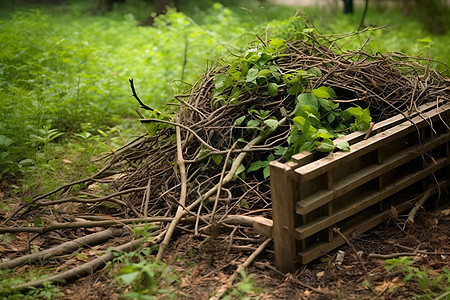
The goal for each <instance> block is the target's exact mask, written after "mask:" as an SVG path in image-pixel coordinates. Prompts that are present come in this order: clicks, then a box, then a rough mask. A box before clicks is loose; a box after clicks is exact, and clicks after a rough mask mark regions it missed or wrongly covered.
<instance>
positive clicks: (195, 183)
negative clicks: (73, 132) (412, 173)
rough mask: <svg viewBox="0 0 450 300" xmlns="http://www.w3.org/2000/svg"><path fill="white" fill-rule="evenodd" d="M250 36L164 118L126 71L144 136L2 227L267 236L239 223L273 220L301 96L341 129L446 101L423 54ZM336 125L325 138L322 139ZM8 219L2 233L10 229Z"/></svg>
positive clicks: (316, 39)
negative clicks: (36, 223)
mask: <svg viewBox="0 0 450 300" xmlns="http://www.w3.org/2000/svg"><path fill="white" fill-rule="evenodd" d="M291 32H292V31H291ZM257 43H258V45H256V46H253V47H252V48H251V49H250V50H248V51H247V52H246V53H245V54H243V55H242V56H240V57H236V58H234V59H232V60H230V61H228V62H222V64H221V65H220V66H218V67H217V68H215V69H212V70H209V71H208V72H207V73H206V74H205V75H204V76H203V77H202V78H201V79H200V80H199V81H198V82H197V83H196V84H195V85H194V86H193V87H192V88H191V90H190V91H189V93H187V94H185V95H179V96H177V97H176V99H177V100H178V101H179V103H180V104H179V105H180V108H179V111H178V112H177V114H176V116H175V117H173V118H172V119H171V118H168V117H164V116H163V115H162V114H160V113H159V112H158V111H156V110H154V109H152V108H150V107H148V106H146V105H145V104H144V103H143V102H142V101H141V100H140V99H139V97H138V95H137V93H136V91H135V89H134V85H133V81H132V80H130V82H131V87H132V91H133V95H134V96H135V98H136V99H137V100H138V101H139V102H140V104H141V108H144V109H146V110H148V112H147V113H148V114H150V115H152V116H153V118H146V117H144V115H143V114H142V113H141V112H139V111H138V112H139V114H140V116H141V117H142V119H141V120H140V121H141V122H142V123H145V124H146V125H141V126H149V131H153V132H152V134H151V135H150V134H149V135H146V136H141V137H139V138H137V139H136V140H134V141H133V142H131V143H130V144H128V145H126V146H124V147H123V148H121V149H119V150H117V151H116V152H114V153H111V154H110V155H109V156H108V157H106V158H105V165H104V168H103V169H102V170H101V171H99V172H98V173H96V174H94V175H93V176H91V177H89V178H86V179H82V180H79V181H76V182H73V183H69V184H66V185H65V186H62V187H60V188H59V189H57V190H55V191H52V192H50V193H47V194H45V195H40V196H37V197H35V198H34V199H33V201H32V203H31V204H24V205H22V206H21V207H19V208H18V210H17V211H16V213H15V214H12V215H11V217H10V218H9V219H8V220H6V221H5V222H3V224H6V225H8V224H9V225H10V224H12V221H13V220H14V218H15V217H16V216H17V212H19V211H20V212H23V211H24V210H25V214H27V213H30V212H31V211H33V215H36V214H44V213H45V210H44V208H46V207H48V206H53V207H54V208H55V211H57V212H59V213H57V214H56V220H54V221H55V222H53V223H50V224H44V226H43V227H38V228H36V229H33V230H34V231H33V230H30V228H32V227H23V228H15V229H14V228H10V229H14V230H15V231H21V230H22V231H24V232H27V231H28V232H35V233H37V234H46V233H48V232H50V231H53V230H55V231H58V232H61V233H65V232H67V231H70V230H73V229H74V228H89V227H96V228H98V227H110V226H116V227H117V226H119V227H124V228H125V227H127V225H126V224H135V225H134V226H138V224H145V223H149V222H150V223H155V224H157V226H156V227H154V231H153V232H152V236H153V238H152V239H151V242H150V243H152V244H159V252H158V254H157V256H156V259H161V260H164V253H165V251H166V249H167V247H168V246H170V245H171V243H173V242H174V240H175V239H174V238H173V235H174V234H175V235H178V236H179V235H180V234H183V235H186V234H187V235H189V236H193V237H195V239H197V241H198V243H199V245H204V242H205V241H206V240H215V239H217V240H221V241H223V240H224V239H226V238H229V240H230V241H233V240H234V243H233V245H237V246H239V245H240V246H242V245H250V246H251V245H254V244H260V243H261V242H262V241H263V240H264V238H263V237H261V236H257V235H253V237H251V238H250V237H249V236H250V235H252V231H251V230H246V229H243V228H244V227H245V226H248V225H250V226H251V224H252V220H253V219H252V218H254V217H265V218H268V219H270V218H271V196H270V184H269V177H268V175H269V174H268V173H267V166H268V163H269V161H270V160H274V159H276V160H280V161H285V160H286V159H289V156H290V155H292V154H294V153H295V152H297V151H299V150H300V149H303V150H304V148H301V146H299V147H297V148H295V147H294V148H292V144H293V143H294V142H293V141H294V140H295V138H299V137H298V136H299V135H300V134H299V132H300V133H301V131H297V134H293V129H295V128H296V126H295V121H293V119H294V118H295V117H296V116H298V115H299V114H298V111H299V109H303V111H305V110H307V108H304V107H303V108H299V101H300V100H299V95H301V94H304V95H313V94H314V95H315V97H316V98H320V97H322V99H321V100H320V101H319V102H320V105H322V106H326V105H331V107H329V109H328V110H327V112H328V114H330V113H329V112H330V111H333V110H334V109H340V110H339V111H338V110H336V112H337V114H336V115H335V117H331V118H327V120H328V125H327V126H325V127H326V128H327V130H328V131H329V132H332V131H333V130H334V131H333V132H339V134H341V133H346V132H349V131H350V129H349V127H351V126H349V125H351V124H350V123H351V122H352V121H351V120H350V119H349V118H348V117H347V118H346V117H345V116H344V118H341V119H339V118H338V117H339V116H338V113H339V112H343V111H344V110H346V109H348V108H350V107H355V106H356V105H357V106H360V107H362V108H364V109H365V108H368V109H369V110H370V114H371V121H372V122H378V121H380V120H383V119H386V118H388V117H391V116H393V115H396V114H399V113H401V114H405V115H406V116H408V114H410V113H412V112H415V111H416V108H417V107H418V106H420V105H421V104H423V103H426V102H437V101H445V102H447V101H449V99H450V88H449V80H448V79H446V78H445V77H443V76H442V75H441V74H440V73H439V72H437V71H434V70H431V69H430V68H429V67H428V65H427V60H423V59H417V58H411V57H408V56H405V55H403V54H401V53H388V54H379V53H377V54H369V53H365V52H363V51H353V52H343V51H341V50H340V49H339V48H338V47H337V46H334V45H335V44H336V41H330V40H329V39H327V38H324V37H321V36H318V35H317V34H315V33H314V31H313V30H311V29H309V28H303V29H302V30H297V31H295V33H294V34H291V33H290V37H288V38H285V39H282V38H272V39H268V38H266V40H261V39H260V40H259V41H258V42H257ZM313 91H314V92H313ZM305 97H306V98H307V99H310V98H308V97H310V96H305ZM306 98H305V99H306ZM324 99H325V100H324ZM323 101H325V102H323ZM323 103H325V104H323ZM330 103H331V104H330ZM337 104H339V106H338V105H337ZM300 106H301V105H300ZM310 108H311V107H310ZM313 114H314V113H313ZM316 117H317V116H316ZM319 118H320V117H319ZM349 120H350V121H349ZM369 121H370V120H369ZM342 122H347V123H348V124H344V125H345V126H342V124H340V123H342ZM147 124H149V125H147ZM353 129H358V128H357V127H355V128H353ZM359 129H361V128H359ZM334 134H335V133H333V134H330V135H331V137H330V136H322V137H321V138H320V139H319V140H318V141H319V143H320V142H321V141H322V140H325V139H328V138H334V137H336V136H333V135H334ZM336 134H338V133H336ZM315 149H316V151H317V150H320V147H318V146H317V145H316V148H315ZM333 150H334V148H332V149H331V151H333ZM328 151H329V150H328ZM75 186H76V187H77V188H76V189H75V188H74V187H75ZM74 203H77V204H76V205H75V204H74ZM68 207H70V211H71V212H73V215H72V216H71V218H70V219H67V212H68V211H69V209H68ZM105 215H109V217H105ZM23 216H24V213H22V216H21V217H23ZM3 226H5V225H3ZM239 226H240V227H239ZM7 229H8V227H3V228H2V231H3V232H12V231H11V230H10V231H8V230H7ZM124 232H125V231H124ZM108 234H110V235H111V233H108ZM122 234H123V232H122ZM131 239H132V237H129V238H128V241H129V240H131ZM135 241H136V240H135ZM137 241H138V242H139V243H145V242H149V239H148V237H146V238H145V239H139V240H137ZM139 243H135V244H133V245H131V244H125V245H129V247H125V246H124V247H123V248H121V249H122V250H123V249H125V250H130V249H134V248H136V247H137V246H138V245H139ZM119 247H120V246H119ZM230 249H231V248H229V249H228V250H227V249H225V251H226V250H227V251H230ZM99 266H101V264H100V265H99ZM99 266H97V267H99ZM0 267H1V265H0ZM9 267H10V266H9ZM79 274H80V273H78V275H79ZM67 278H70V277H67ZM58 279H61V278H58ZM33 285H34V286H36V284H33V283H32V284H29V285H27V286H23V287H20V288H24V287H30V286H33ZM37 285H39V284H37Z"/></svg>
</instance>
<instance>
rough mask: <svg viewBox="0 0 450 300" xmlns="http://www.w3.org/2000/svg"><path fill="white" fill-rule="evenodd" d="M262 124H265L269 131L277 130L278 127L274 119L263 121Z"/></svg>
mask: <svg viewBox="0 0 450 300" xmlns="http://www.w3.org/2000/svg"><path fill="white" fill-rule="evenodd" d="M264 124H266V125H267V127H269V129H270V130H271V131H273V130H275V129H277V127H278V121H277V120H274V119H268V120H264Z"/></svg>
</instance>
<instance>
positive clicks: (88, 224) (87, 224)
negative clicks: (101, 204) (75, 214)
mask: <svg viewBox="0 0 450 300" xmlns="http://www.w3.org/2000/svg"><path fill="white" fill-rule="evenodd" d="M172 220H173V218H172V217H153V218H135V219H117V220H103V221H76V222H67V223H56V222H55V223H50V224H48V225H47V226H43V227H1V228H0V234H2V233H14V232H33V233H40V234H42V233H46V232H49V231H55V230H60V229H72V228H92V227H110V226H122V225H126V224H139V223H161V222H170V221H172Z"/></svg>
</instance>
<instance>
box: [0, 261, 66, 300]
mask: <svg viewBox="0 0 450 300" xmlns="http://www.w3.org/2000/svg"><path fill="white" fill-rule="evenodd" d="M51 271H52V270H45V269H44V268H40V269H38V270H34V271H31V272H23V273H21V272H17V269H6V270H0V297H1V299H25V300H32V299H52V298H54V297H58V296H62V293H61V292H60V289H59V288H57V287H55V286H54V285H52V284H50V283H44V285H43V287H42V288H31V289H29V290H25V291H13V290H11V287H12V286H16V285H19V284H23V283H27V282H30V281H33V280H37V279H42V278H45V277H47V276H49V275H48V274H50V272H51Z"/></svg>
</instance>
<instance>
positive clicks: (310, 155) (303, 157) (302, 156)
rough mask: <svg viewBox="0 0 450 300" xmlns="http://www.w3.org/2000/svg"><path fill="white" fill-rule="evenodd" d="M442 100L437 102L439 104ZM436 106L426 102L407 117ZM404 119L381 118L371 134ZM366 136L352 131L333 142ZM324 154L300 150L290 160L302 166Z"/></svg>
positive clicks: (353, 142) (355, 141)
mask: <svg viewBox="0 0 450 300" xmlns="http://www.w3.org/2000/svg"><path fill="white" fill-rule="evenodd" d="M442 103H443V102H442V101H441V102H439V105H441V104H442ZM434 107H436V103H426V104H424V105H422V106H420V107H419V108H418V109H417V112H414V113H413V114H411V115H410V116H409V117H410V118H411V117H415V116H416V115H417V114H418V113H419V112H421V113H423V112H426V111H428V110H431V109H432V108H434ZM405 120H406V118H405V116H404V115H402V114H398V115H395V116H393V117H391V118H389V119H386V120H383V121H381V122H379V123H375V125H374V126H373V128H372V132H371V136H373V135H375V134H377V133H380V132H382V131H385V130H387V129H389V128H392V127H394V126H396V125H398V124H400V123H403V122H404V121H405ZM365 136H366V131H356V132H352V133H350V134H347V135H345V136H343V137H340V138H338V139H336V140H335V141H334V144H335V145H337V144H339V143H342V142H348V143H349V144H350V145H353V144H355V143H357V142H360V141H362V140H363V139H364V137H365ZM324 156H326V155H325V154H323V153H320V152H307V151H304V152H301V153H298V154H295V155H293V156H292V158H291V160H292V161H293V162H295V163H297V164H298V167H301V166H304V165H306V164H309V163H311V162H314V161H316V160H318V159H320V158H322V157H324Z"/></svg>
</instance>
